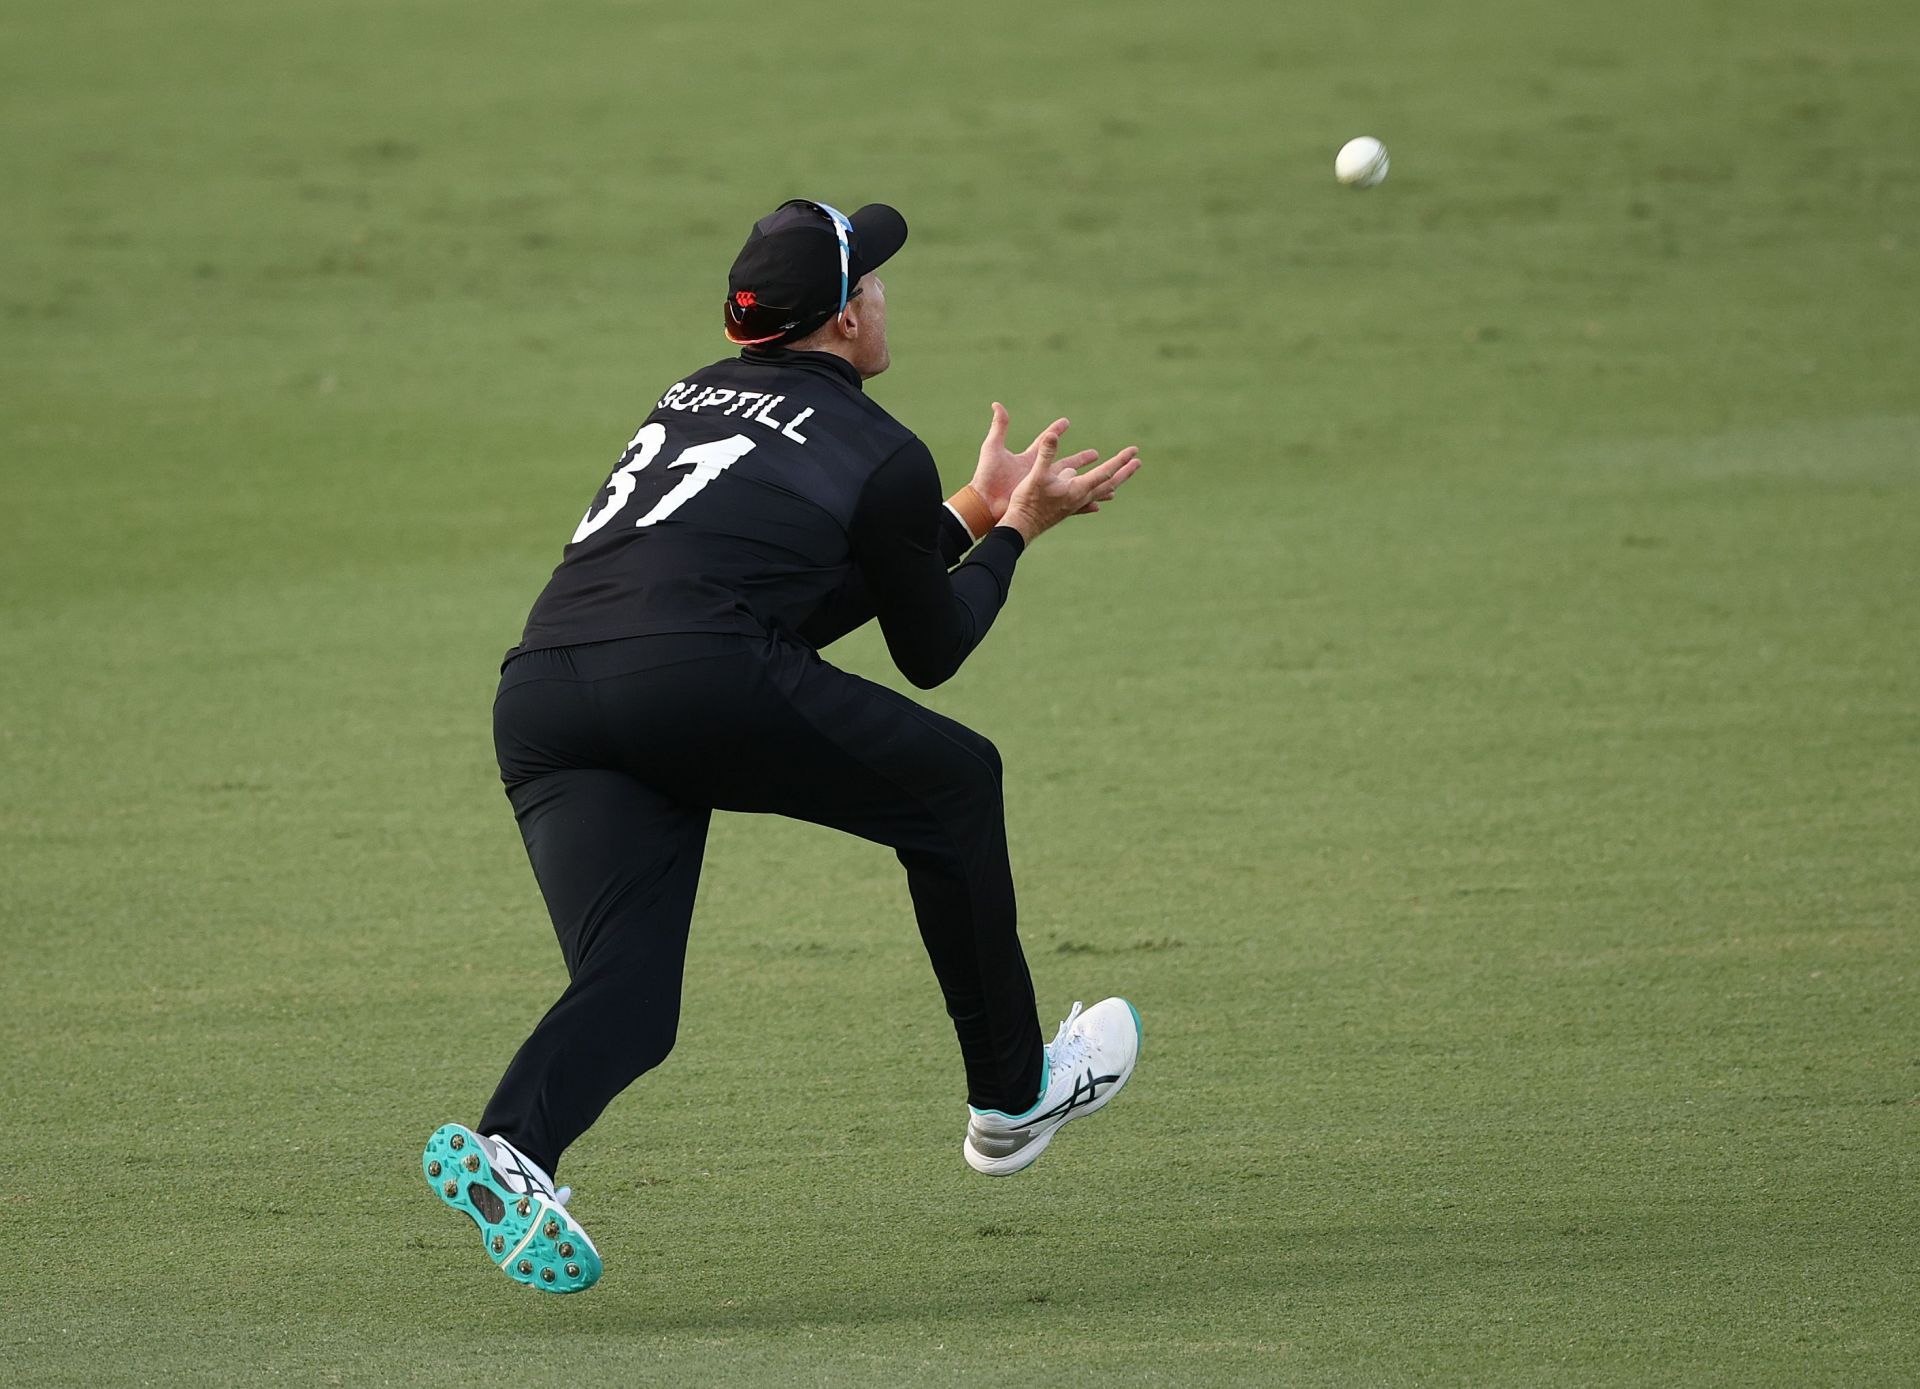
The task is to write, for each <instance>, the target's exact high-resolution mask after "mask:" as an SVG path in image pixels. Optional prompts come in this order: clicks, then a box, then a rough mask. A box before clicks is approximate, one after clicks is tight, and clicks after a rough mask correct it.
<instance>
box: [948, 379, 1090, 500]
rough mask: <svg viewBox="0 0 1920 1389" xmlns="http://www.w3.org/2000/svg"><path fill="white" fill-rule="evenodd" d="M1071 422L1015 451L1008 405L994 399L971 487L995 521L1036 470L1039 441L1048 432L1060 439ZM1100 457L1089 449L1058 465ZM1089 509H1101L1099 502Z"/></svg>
mask: <svg viewBox="0 0 1920 1389" xmlns="http://www.w3.org/2000/svg"><path fill="white" fill-rule="evenodd" d="M1069 423H1070V421H1068V420H1055V421H1054V422H1053V423H1052V424H1050V425H1048V426H1047V427H1046V428H1045V429H1043V430H1041V431H1040V432H1039V433H1038V434H1036V435H1034V437H1033V442H1032V443H1031V444H1028V445H1027V446H1026V448H1025V449H1023V450H1021V451H1020V452H1019V453H1012V452H1009V451H1008V449H1007V425H1008V417H1007V407H1006V406H1004V405H1002V404H1001V403H1000V402H999V401H997V400H996V401H994V402H993V423H992V424H990V425H988V426H987V437H986V438H985V439H984V440H983V441H981V444H980V466H979V467H977V468H976V469H974V473H973V483H972V487H973V490H974V491H975V492H977V493H979V494H980V500H981V501H983V502H985V503H986V504H987V507H988V509H989V510H991V511H992V512H993V519H994V520H996V521H998V520H999V519H1000V518H1001V517H1002V516H1005V515H1006V514H1007V501H1008V499H1009V498H1010V497H1012V496H1013V489H1014V488H1016V487H1018V486H1019V485H1020V483H1021V480H1022V479H1024V478H1025V477H1026V475H1027V474H1028V473H1030V472H1032V471H1033V464H1034V460H1035V459H1036V458H1038V457H1039V456H1040V441H1041V440H1042V439H1044V438H1046V437H1047V436H1048V435H1049V434H1051V435H1053V436H1054V438H1055V439H1056V440H1057V439H1059V438H1061V437H1062V436H1064V435H1065V434H1066V432H1067V427H1068V425H1069ZM1099 456H1100V455H1099V454H1098V453H1097V452H1095V451H1094V450H1093V449H1086V450H1084V451H1083V452H1081V453H1077V454H1074V455H1072V456H1071V457H1067V458H1062V459H1061V460H1060V461H1059V464H1057V465H1056V466H1060V467H1068V466H1070V467H1072V468H1074V469H1075V470H1076V471H1077V470H1078V469H1081V468H1084V467H1086V466H1087V464H1089V463H1091V462H1093V461H1094V460H1095V459H1097V458H1098V457H1099ZM1089 509H1090V510H1095V509H1098V508H1097V504H1095V505H1094V506H1092V507H1090V508H1089Z"/></svg>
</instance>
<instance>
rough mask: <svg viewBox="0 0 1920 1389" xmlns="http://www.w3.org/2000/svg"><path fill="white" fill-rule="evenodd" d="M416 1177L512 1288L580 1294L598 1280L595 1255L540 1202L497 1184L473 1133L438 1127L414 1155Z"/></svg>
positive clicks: (558, 1212) (554, 1210)
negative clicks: (473, 1228) (471, 1227)
mask: <svg viewBox="0 0 1920 1389" xmlns="http://www.w3.org/2000/svg"><path fill="white" fill-rule="evenodd" d="M420 1171H421V1174H422V1175H423V1176H424V1177H425V1178H426V1179H427V1185H428V1186H429V1187H431V1188H432V1189H433V1194H434V1195H435V1196H438V1197H439V1198H440V1201H441V1203H442V1204H443V1205H448V1206H451V1207H453V1209H455V1210H457V1211H459V1212H460V1213H461V1214H463V1215H465V1216H466V1217H467V1218H468V1219H470V1220H472V1221H473V1223H474V1224H475V1225H477V1226H479V1227H480V1242H481V1247H482V1248H484V1249H485V1250H486V1251H487V1258H488V1259H490V1260H491V1261H492V1262H493V1263H494V1265H495V1266H496V1267H498V1268H499V1270H500V1271H501V1272H502V1273H504V1274H506V1275H507V1277H509V1278H511V1279H512V1280H513V1281H514V1282H516V1283H520V1284H523V1285H524V1286H526V1287H529V1288H537V1289H539V1291H541V1292H543V1293H578V1292H585V1291H586V1290H587V1289H588V1288H591V1287H592V1286H593V1285H594V1284H595V1283H597V1282H599V1281H600V1273H601V1265H600V1256H599V1255H598V1254H597V1253H595V1252H594V1249H593V1246H592V1245H591V1244H588V1243H587V1242H586V1240H584V1239H582V1238H581V1237H580V1236H578V1235H577V1234H575V1233H574V1232H573V1230H572V1229H570V1228H569V1225H568V1221H567V1218H566V1215H565V1213H564V1212H562V1211H561V1209H560V1208H559V1207H558V1206H556V1205H554V1204H553V1203H552V1202H551V1201H549V1200H548V1199H547V1198H546V1197H544V1196H538V1195H525V1196H523V1195H521V1194H519V1193H518V1192H515V1191H513V1190H512V1189H511V1188H510V1187H508V1186H506V1185H505V1184H504V1183H503V1182H501V1181H500V1179H499V1178H498V1177H496V1176H495V1175H494V1173H493V1164H492V1163H490V1162H488V1161H487V1152H486V1148H485V1147H484V1146H483V1145H482V1144H481V1143H480V1140H479V1139H478V1138H477V1137H476V1136H475V1135H474V1132H473V1130H472V1129H469V1128H466V1127H465V1126H463V1125H461V1124H442V1125H441V1126H440V1127H439V1128H437V1129H435V1130H434V1132H433V1137H431V1138H429V1139H428V1140H427V1146H426V1151H424V1152H423V1153H421V1154H420Z"/></svg>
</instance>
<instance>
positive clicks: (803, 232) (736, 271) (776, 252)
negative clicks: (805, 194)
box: [726, 198, 907, 347]
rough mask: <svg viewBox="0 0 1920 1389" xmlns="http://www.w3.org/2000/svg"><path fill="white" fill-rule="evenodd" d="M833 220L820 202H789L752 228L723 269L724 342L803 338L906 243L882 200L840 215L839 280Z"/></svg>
mask: <svg viewBox="0 0 1920 1389" xmlns="http://www.w3.org/2000/svg"><path fill="white" fill-rule="evenodd" d="M840 220H841V219H840V218H839V216H838V214H837V213H835V212H834V210H833V209H832V208H831V207H829V206H828V205H827V204H825V203H816V202H810V201H808V200H807V199H805V198H795V199H793V201H791V202H785V203H782V204H780V206H779V207H777V208H775V209H774V210H773V211H772V212H769V213H768V214H767V215H766V216H765V217H762V218H761V219H760V220H759V221H758V222H755V223H754V224H753V230H752V231H751V232H749V233H748V234H747V244H746V245H744V246H742V247H741V248H740V254H739V255H737V256H735V257H734V258H733V269H731V270H729V271H728V272H727V308H726V324H727V337H728V338H730V339H731V340H732V341H734V342H737V343H740V344H742V345H743V346H761V347H771V346H773V345H775V344H777V343H781V342H790V341H792V340H793V339H795V338H803V337H805V336H806V335H807V334H808V333H811V332H812V331H813V330H814V329H816V328H818V327H819V326H820V325H821V324H822V323H825V322H826V321H827V320H828V319H829V318H832V317H833V316H834V315H835V314H836V313H838V312H839V311H840V309H841V307H842V306H843V303H844V301H843V300H842V298H841V295H842V294H843V293H847V294H850V293H852V291H853V287H854V285H855V284H857V283H858V282H859V279H860V277H861V276H862V275H864V274H866V273H867V272H868V271H869V270H877V269H879V268H880V266H881V265H882V264H884V263H885V262H886V260H887V259H888V257H890V256H891V255H893V253H894V252H895V251H897V250H899V249H900V248H901V246H903V245H905V244H906V240H907V219H906V218H904V217H902V216H901V215H900V214H899V213H898V212H896V211H894V210H893V209H892V208H890V207H888V206H887V205H886V204H885V203H868V204H867V205H866V206H865V207H863V208H861V209H860V210H859V211H858V212H856V213H854V214H853V216H851V217H849V218H846V219H845V221H846V223H847V225H846V227H845V228H844V230H845V232H846V234H847V253H848V254H847V263H846V277H845V279H844V280H843V279H842V278H841V273H840V272H841V262H840V230H841V228H840V226H839V222H840Z"/></svg>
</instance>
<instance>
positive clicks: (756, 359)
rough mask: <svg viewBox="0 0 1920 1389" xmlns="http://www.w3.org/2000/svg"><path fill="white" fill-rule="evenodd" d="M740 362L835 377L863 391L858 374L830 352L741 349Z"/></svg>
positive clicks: (849, 365) (851, 364)
mask: <svg viewBox="0 0 1920 1389" xmlns="http://www.w3.org/2000/svg"><path fill="white" fill-rule="evenodd" d="M740 360H741V361H743V362H752V363H753V364H754V365H756V366H763V367H794V368H798V369H799V370H802V371H816V372H823V373H825V374H827V375H830V376H837V377H839V378H840V380H842V381H844V382H846V383H847V384H848V385H849V386H851V387H853V388H854V389H855V390H856V391H863V390H864V387H863V386H862V384H861V381H860V373H859V372H858V371H856V370H855V369H854V365H853V363H852V362H849V361H848V360H847V359H846V358H845V357H836V356H834V355H833V353H831V352H794V351H790V350H789V349H787V348H784V347H748V348H743V349H741V352H740Z"/></svg>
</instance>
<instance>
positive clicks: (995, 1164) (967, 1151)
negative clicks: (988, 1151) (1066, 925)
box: [960, 998, 1146, 1177]
mask: <svg viewBox="0 0 1920 1389" xmlns="http://www.w3.org/2000/svg"><path fill="white" fill-rule="evenodd" d="M1120 1001H1121V1002H1122V1003H1125V1004H1126V1005H1127V1011H1128V1012H1129V1013H1131V1014H1133V1059H1132V1060H1131V1061H1129V1062H1127V1064H1126V1068H1125V1069H1124V1070H1122V1071H1121V1072H1120V1079H1118V1080H1116V1081H1115V1082H1114V1083H1113V1084H1112V1085H1109V1086H1108V1087H1107V1092H1106V1093H1105V1094H1104V1095H1101V1096H1100V1097H1099V1098H1097V1099H1095V1100H1094V1101H1093V1102H1092V1103H1091V1104H1088V1105H1084V1106H1082V1107H1081V1108H1079V1109H1076V1110H1073V1111H1072V1112H1070V1113H1067V1114H1063V1115H1061V1116H1060V1117H1059V1118H1058V1119H1056V1120H1054V1123H1053V1127H1052V1128H1050V1129H1048V1130H1047V1131H1046V1132H1045V1133H1043V1134H1041V1135H1040V1136H1039V1137H1038V1138H1036V1139H1034V1140H1033V1141H1032V1142H1031V1143H1029V1144H1027V1146H1026V1147H1024V1148H1022V1149H1021V1150H1020V1151H1019V1152H1017V1153H1009V1154H1007V1155H1006V1156H1005V1157H1003V1158H992V1157H988V1156H986V1155H985V1154H984V1153H980V1152H976V1151H975V1150H974V1146H973V1135H972V1134H971V1133H969V1134H968V1135H967V1136H966V1137H965V1138H964V1139H962V1140H961V1143H960V1154H961V1156H962V1157H964V1158H966V1160H967V1166H969V1167H971V1168H972V1169H973V1170H974V1171H976V1172H978V1173H980V1174H981V1175H983V1176H987V1177H1011V1176H1012V1175H1013V1174H1014V1173H1015V1172H1024V1171H1025V1170H1026V1169H1027V1168H1029V1167H1031V1166H1033V1164H1034V1163H1036V1162H1038V1161H1039V1160H1040V1154H1042V1153H1044V1152H1046V1150H1047V1145H1048V1144H1050V1143H1052V1142H1053V1136H1054V1135H1055V1134H1056V1133H1058V1132H1060V1130H1061V1129H1062V1128H1064V1127H1066V1126H1067V1125H1068V1124H1070V1123H1072V1122H1073V1121H1074V1120H1075V1119H1084V1118H1086V1117H1087V1115H1089V1114H1098V1113H1099V1112H1100V1111H1101V1110H1102V1109H1104V1108H1106V1105H1107V1101H1108V1100H1111V1099H1112V1098H1113V1097H1114V1096H1115V1095H1117V1094H1119V1093H1120V1092H1121V1091H1122V1090H1124V1089H1125V1088H1126V1084H1127V1082H1128V1081H1129V1080H1131V1079H1133V1068H1134V1067H1135V1066H1136V1065H1138V1064H1139V1062H1140V1048H1141V1047H1142V1046H1143V1045H1144V1044H1145V1042H1146V1031H1145V1029H1144V1028H1142V1027H1141V1026H1140V1010H1139V1009H1138V1008H1136V1007H1134V1006H1133V1003H1132V1001H1131V1000H1129V999H1124V998H1123V999H1121V1000H1120Z"/></svg>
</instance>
